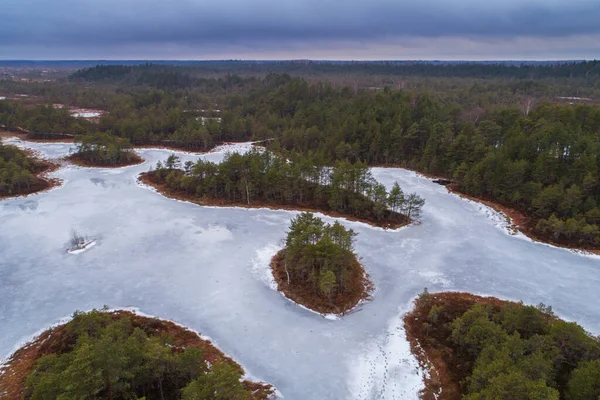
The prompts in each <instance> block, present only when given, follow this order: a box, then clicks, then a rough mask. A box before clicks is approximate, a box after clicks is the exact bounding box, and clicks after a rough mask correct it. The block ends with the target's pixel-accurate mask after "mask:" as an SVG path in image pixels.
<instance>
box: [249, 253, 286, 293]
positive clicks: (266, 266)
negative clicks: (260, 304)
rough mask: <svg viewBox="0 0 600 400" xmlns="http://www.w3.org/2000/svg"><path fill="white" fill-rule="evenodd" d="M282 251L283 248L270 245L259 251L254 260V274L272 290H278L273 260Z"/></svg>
mask: <svg viewBox="0 0 600 400" xmlns="http://www.w3.org/2000/svg"><path fill="white" fill-rule="evenodd" d="M281 249H282V247H281V246H276V245H274V244H270V245H268V246H266V247H263V248H262V249H260V250H257V251H256V253H255V255H254V258H253V259H252V273H253V274H254V275H255V276H256V277H257V278H258V280H259V281H261V282H262V283H264V284H265V285H267V287H269V288H270V289H273V290H277V282H276V281H275V277H273V271H272V270H271V259H272V258H273V257H274V256H275V254H277V253H278V252H279V251H280V250H281Z"/></svg>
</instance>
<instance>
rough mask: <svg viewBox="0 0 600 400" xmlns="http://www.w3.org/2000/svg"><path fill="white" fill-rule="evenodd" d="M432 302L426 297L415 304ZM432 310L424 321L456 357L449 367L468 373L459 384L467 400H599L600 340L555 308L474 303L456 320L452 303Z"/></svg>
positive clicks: (430, 330) (421, 304)
mask: <svg viewBox="0 0 600 400" xmlns="http://www.w3.org/2000/svg"><path fill="white" fill-rule="evenodd" d="M430 300H431V298H430V295H429V294H428V293H423V294H421V295H420V297H419V299H418V301H417V305H418V306H419V307H420V306H423V305H424V304H426V303H428V302H429V301H430ZM428 307H429V312H428V315H427V316H426V322H424V324H425V325H427V326H428V327H429V328H428V331H429V332H430V334H431V335H432V336H435V337H436V338H437V339H438V340H439V341H440V342H444V343H448V345H449V346H450V347H451V349H452V350H451V351H452V352H454V353H455V354H454V355H453V357H455V358H456V359H457V360H455V363H457V365H451V366H450V367H451V368H456V370H457V371H458V370H461V371H466V373H467V376H466V378H465V379H464V381H463V382H462V384H461V385H462V390H463V392H464V394H465V395H464V397H463V398H465V399H467V400H492V399H507V398H511V399H555V400H558V399H565V400H596V399H597V398H598V397H599V396H600V385H599V384H598V383H599V382H600V339H599V338H597V337H593V336H591V335H590V334H588V333H587V332H585V330H584V329H583V328H582V327H580V326H579V325H577V324H576V323H573V322H565V321H562V320H559V319H558V318H556V317H555V316H554V314H553V313H552V308H551V307H547V306H545V305H544V304H540V305H539V306H537V307H533V306H525V305H523V304H522V303H507V304H506V305H503V306H492V305H483V304H477V303H476V304H475V305H473V306H472V307H471V308H469V309H468V310H467V311H466V312H464V313H463V314H462V315H458V316H455V317H450V315H451V314H452V313H453V312H454V311H453V310H452V307H454V306H453V303H452V302H446V303H445V306H442V305H437V304H436V305H432V304H429V306H428ZM446 307H448V308H446ZM439 331H442V335H441V337H440V336H439V335H438V334H437V333H436V332H439ZM458 364H460V365H458Z"/></svg>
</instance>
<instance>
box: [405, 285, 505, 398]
mask: <svg viewBox="0 0 600 400" xmlns="http://www.w3.org/2000/svg"><path fill="white" fill-rule="evenodd" d="M506 303H508V302H507V301H504V300H500V299H497V298H495V297H480V296H475V295H472V294H469V293H436V294H429V295H428V296H427V301H419V300H417V301H416V302H415V308H414V309H413V311H411V312H410V313H408V314H406V316H405V317H404V326H405V329H406V336H407V339H408V341H409V342H410V346H411V350H412V352H413V353H414V354H415V356H416V357H417V359H418V360H419V363H420V364H421V366H422V367H423V368H424V369H426V370H428V371H429V377H426V378H425V389H423V391H422V398H423V399H424V400H434V399H437V400H458V399H461V398H462V389H461V387H460V382H461V381H462V380H464V379H465V378H466V377H467V376H468V375H469V373H470V367H471V364H470V363H469V361H468V360H466V359H463V358H461V356H460V354H458V353H456V352H454V351H453V350H452V348H453V343H452V342H451V339H450V331H449V329H450V328H449V324H450V323H451V322H452V321H454V320H455V319H456V318H458V317H460V316H462V315H463V314H464V313H465V312H466V311H467V310H469V309H470V308H471V307H473V306H474V305H475V304H482V305H490V306H491V307H493V308H494V309H495V310H496V311H498V310H499V309H500V308H501V307H502V306H504V305H505V304H506ZM433 306H441V307H443V313H440V315H439V320H438V321H437V323H435V324H429V323H427V322H428V316H429V311H430V310H431V308H432V307H433Z"/></svg>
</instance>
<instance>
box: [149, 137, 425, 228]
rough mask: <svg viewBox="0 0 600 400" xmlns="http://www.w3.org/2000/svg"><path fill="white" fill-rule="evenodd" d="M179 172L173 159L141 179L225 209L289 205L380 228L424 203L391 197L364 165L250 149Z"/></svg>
mask: <svg viewBox="0 0 600 400" xmlns="http://www.w3.org/2000/svg"><path fill="white" fill-rule="evenodd" d="M180 167H181V162H180V160H179V158H178V157H176V156H174V155H171V156H170V157H169V158H168V159H167V160H166V161H165V162H164V163H162V162H159V163H158V164H157V166H156V169H155V170H154V171H151V172H148V173H146V174H144V177H145V178H143V179H146V180H147V181H149V182H151V183H155V184H158V185H166V187H167V189H168V190H169V191H172V192H174V193H182V194H184V195H186V196H190V195H191V196H195V197H196V198H199V199H216V200H222V201H223V202H224V204H241V205H247V206H252V205H253V204H256V205H259V206H262V205H267V206H269V205H272V206H275V207H276V206H278V205H290V206H297V207H299V208H309V209H313V210H319V211H323V212H333V213H336V214H339V215H341V216H349V217H353V218H358V219H361V220H365V221H369V222H372V223H375V224H378V225H381V226H400V225H404V224H406V223H408V222H409V221H410V219H411V218H416V217H418V216H419V215H420V213H421V209H422V207H423V204H424V200H423V199H422V198H421V197H419V196H418V195H416V194H414V193H411V194H406V195H405V194H404V192H403V191H402V189H401V188H400V186H399V185H397V184H396V185H395V186H394V188H393V190H391V191H390V193H388V192H387V190H386V188H385V186H383V185H382V184H380V183H378V182H377V181H376V180H375V179H374V178H373V176H372V175H371V172H370V171H369V169H368V168H367V166H366V165H365V164H363V163H360V162H357V163H354V164H353V163H350V162H348V161H339V162H337V163H336V164H335V165H334V166H333V167H332V168H330V167H326V166H325V165H322V164H320V163H319V162H318V161H317V160H315V159H309V158H305V157H302V156H297V157H295V158H294V159H293V160H292V161H287V160H285V159H283V158H281V157H278V156H276V155H274V154H273V153H271V152H268V151H261V150H260V149H256V148H254V149H253V150H252V151H249V152H247V153H246V154H243V155H241V154H237V153H234V154H228V155H226V157H225V159H224V160H223V162H221V163H219V164H215V163H212V162H209V161H205V160H203V159H199V160H198V161H197V162H196V163H192V162H186V163H185V165H183V169H181V168H180Z"/></svg>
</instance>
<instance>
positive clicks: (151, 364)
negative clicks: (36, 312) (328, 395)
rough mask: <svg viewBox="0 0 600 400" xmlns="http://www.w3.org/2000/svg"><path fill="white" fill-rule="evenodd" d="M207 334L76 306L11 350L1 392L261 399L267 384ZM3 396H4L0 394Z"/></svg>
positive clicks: (35, 396) (35, 399) (0, 375)
mask: <svg viewBox="0 0 600 400" xmlns="http://www.w3.org/2000/svg"><path fill="white" fill-rule="evenodd" d="M243 375H244V370H243V369H242V367H241V366H240V365H238V364H237V363H236V362H235V361H233V360H232V359H231V358H229V357H227V356H225V355H224V354H223V353H222V352H221V351H220V350H219V349H217V348H216V347H215V346H214V345H212V343H210V342H209V341H208V340H205V339H202V338H201V337H200V336H199V335H198V334H197V333H195V332H192V331H190V330H187V329H185V328H183V327H181V326H179V325H176V324H175V323H173V322H170V321H164V320H159V319H156V318H149V317H143V316H139V315H136V314H134V313H131V312H128V311H114V312H109V311H106V310H101V311H98V310H93V311H91V312H76V313H75V314H74V315H73V319H72V320H71V321H70V322H68V323H67V324H64V325H60V326H57V327H55V328H51V329H49V330H47V331H45V332H44V333H42V334H41V335H39V336H38V337H37V338H36V339H35V340H34V341H33V342H31V343H28V344H27V345H25V346H23V347H21V348H20V349H19V350H17V351H16V352H15V353H14V354H13V355H12V356H11V358H10V359H9V360H8V362H7V363H6V364H5V365H4V368H3V369H0V388H2V391H1V392H0V397H2V398H7V399H25V400H41V399H106V400H113V399H115V400H116V399H145V400H165V399H182V400H217V399H228V400H264V399H267V398H269V396H271V394H272V393H273V390H274V389H273V387H272V386H271V385H268V384H265V383H260V382H251V381H248V380H244V379H243ZM3 396H6V397H3Z"/></svg>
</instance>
